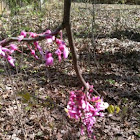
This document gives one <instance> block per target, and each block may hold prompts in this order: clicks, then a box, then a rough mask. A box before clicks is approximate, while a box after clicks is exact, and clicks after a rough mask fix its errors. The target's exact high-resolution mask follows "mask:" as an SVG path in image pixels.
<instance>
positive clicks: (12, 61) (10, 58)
mask: <svg viewBox="0 0 140 140" xmlns="http://www.w3.org/2000/svg"><path fill="white" fill-rule="evenodd" d="M7 60H8V62H9V63H10V64H11V65H12V66H13V67H14V66H15V64H14V61H15V60H14V59H13V58H12V56H9V55H8V57H7Z"/></svg>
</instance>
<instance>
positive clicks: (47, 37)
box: [46, 34, 55, 44]
mask: <svg viewBox="0 0 140 140" xmlns="http://www.w3.org/2000/svg"><path fill="white" fill-rule="evenodd" d="M46 40H47V43H48V44H50V43H52V42H53V41H54V40H55V36H52V35H48V34H47V35H46Z"/></svg>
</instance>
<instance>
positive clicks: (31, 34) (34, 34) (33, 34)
mask: <svg viewBox="0 0 140 140" xmlns="http://www.w3.org/2000/svg"><path fill="white" fill-rule="evenodd" d="M29 35H30V37H33V38H35V37H37V34H36V33H33V32H29Z"/></svg>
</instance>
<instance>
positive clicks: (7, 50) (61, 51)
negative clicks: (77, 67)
mask: <svg viewBox="0 0 140 140" xmlns="http://www.w3.org/2000/svg"><path fill="white" fill-rule="evenodd" d="M39 35H45V38H46V43H47V45H48V44H49V45H50V44H53V43H55V44H56V45H57V50H56V51H55V53H54V54H55V55H57V56H58V60H59V62H61V60H62V55H63V58H64V59H66V58H68V55H69V49H68V48H67V47H66V44H65V43H64V41H63V40H62V32H60V35H61V38H60V39H58V38H55V36H53V35H51V31H50V30H47V31H46V32H44V33H42V34H37V33H33V32H25V31H22V32H21V33H20V35H19V36H18V41H19V42H20V41H22V40H23V39H24V38H25V37H26V38H35V37H38V36H39ZM3 42H4V40H3V41H1V42H0V56H1V57H4V58H6V59H7V60H8V62H9V63H10V64H11V65H12V66H15V64H14V61H15V59H14V58H13V57H12V54H13V53H14V52H15V51H19V52H21V51H20V50H19V49H18V47H17V45H16V44H10V45H8V46H6V47H3V46H2V43H3ZM27 47H28V48H29V50H30V52H31V55H32V56H34V58H35V59H39V57H38V56H37V55H36V52H39V53H40V54H41V56H42V58H43V60H44V61H45V64H46V66H51V65H53V63H54V58H53V54H52V53H51V52H50V51H48V50H45V51H44V50H43V49H42V47H41V46H40V45H39V42H38V41H34V47H33V46H32V45H27Z"/></svg>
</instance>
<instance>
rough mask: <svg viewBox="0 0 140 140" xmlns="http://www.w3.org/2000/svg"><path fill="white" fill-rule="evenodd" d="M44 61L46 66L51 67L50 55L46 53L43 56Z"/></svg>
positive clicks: (51, 59) (51, 58)
mask: <svg viewBox="0 0 140 140" xmlns="http://www.w3.org/2000/svg"><path fill="white" fill-rule="evenodd" d="M45 60H46V66H51V65H53V57H52V53H50V52H46V54H45Z"/></svg>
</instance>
